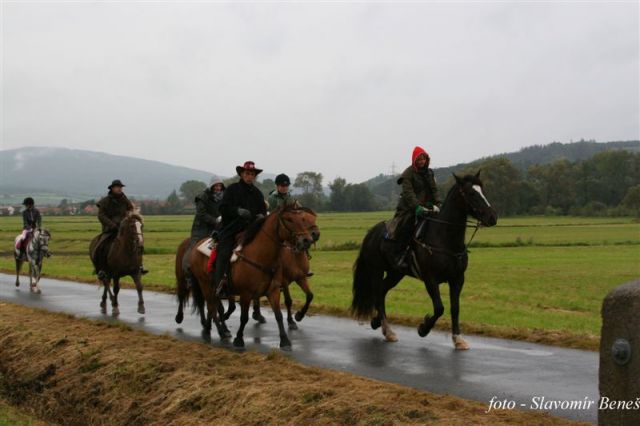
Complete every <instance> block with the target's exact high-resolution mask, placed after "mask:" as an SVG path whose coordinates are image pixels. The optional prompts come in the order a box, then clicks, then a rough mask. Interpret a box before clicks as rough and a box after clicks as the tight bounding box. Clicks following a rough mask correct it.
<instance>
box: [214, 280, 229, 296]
mask: <svg viewBox="0 0 640 426" xmlns="http://www.w3.org/2000/svg"><path fill="white" fill-rule="evenodd" d="M228 293H229V292H228V291H227V277H226V276H224V277H222V279H221V280H220V282H219V283H218V288H216V296H218V297H219V298H221V299H223V298H225V297H229V294H228Z"/></svg>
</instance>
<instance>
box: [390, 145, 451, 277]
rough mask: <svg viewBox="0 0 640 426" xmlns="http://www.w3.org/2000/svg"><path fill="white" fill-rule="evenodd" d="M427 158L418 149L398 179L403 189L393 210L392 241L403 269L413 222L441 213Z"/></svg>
mask: <svg viewBox="0 0 640 426" xmlns="http://www.w3.org/2000/svg"><path fill="white" fill-rule="evenodd" d="M430 160H431V159H430V157H429V154H427V152H426V151H425V150H424V149H423V148H421V147H419V146H417V147H415V148H414V149H413V153H412V156H411V166H409V167H407V168H406V169H405V171H404V172H403V173H402V176H401V177H400V178H399V179H398V184H400V185H402V193H401V195H400V201H399V202H398V206H397V207H396V214H395V218H396V220H397V221H398V225H397V227H396V232H395V235H394V238H393V240H394V241H395V244H394V251H395V253H396V256H397V258H398V265H397V266H398V267H399V268H401V269H405V268H406V267H407V266H408V265H407V264H406V259H405V257H406V253H407V249H408V247H409V242H410V241H411V237H412V235H413V232H414V225H415V222H416V218H417V219H420V218H422V217H425V216H428V215H430V214H436V213H438V212H439V211H440V206H441V203H440V197H439V195H438V187H437V186H436V180H435V177H434V175H433V170H431V169H430V168H429V163H430Z"/></svg>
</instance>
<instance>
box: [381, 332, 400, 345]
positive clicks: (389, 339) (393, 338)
mask: <svg viewBox="0 0 640 426" xmlns="http://www.w3.org/2000/svg"><path fill="white" fill-rule="evenodd" d="M384 338H385V339H386V340H387V342H391V343H395V342H397V341H398V336H396V333H394V332H393V331H391V332H388V333H386V334H385V335H384Z"/></svg>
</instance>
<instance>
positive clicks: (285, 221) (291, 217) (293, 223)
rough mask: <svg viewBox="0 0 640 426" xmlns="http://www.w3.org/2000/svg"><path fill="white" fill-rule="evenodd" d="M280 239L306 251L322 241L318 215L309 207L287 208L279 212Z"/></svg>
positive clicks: (277, 212)
mask: <svg viewBox="0 0 640 426" xmlns="http://www.w3.org/2000/svg"><path fill="white" fill-rule="evenodd" d="M274 214H275V215H277V216H278V237H279V238H280V239H281V240H282V241H286V242H288V243H290V244H291V245H292V246H294V247H295V249H296V250H306V249H308V248H309V247H311V245H312V244H313V243H315V242H316V241H318V240H319V239H320V228H318V225H316V214H315V212H314V211H313V210H311V209H309V208H307V207H298V206H287V207H283V208H281V209H279V210H277V211H276V212H275V213H274Z"/></svg>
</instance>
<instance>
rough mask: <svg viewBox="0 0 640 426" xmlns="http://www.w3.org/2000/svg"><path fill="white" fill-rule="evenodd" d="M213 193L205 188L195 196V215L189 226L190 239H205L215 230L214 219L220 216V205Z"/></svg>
mask: <svg viewBox="0 0 640 426" xmlns="http://www.w3.org/2000/svg"><path fill="white" fill-rule="evenodd" d="M221 202H222V201H221V200H218V201H216V197H215V192H213V190H212V189H211V188H207V189H205V190H204V191H202V192H201V193H200V194H198V195H197V196H196V199H195V203H196V215H195V217H194V218H193V225H192V226H191V238H197V239H200V238H205V237H208V236H209V235H211V233H212V232H213V231H214V230H215V229H216V219H217V217H218V216H220V203H221Z"/></svg>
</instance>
